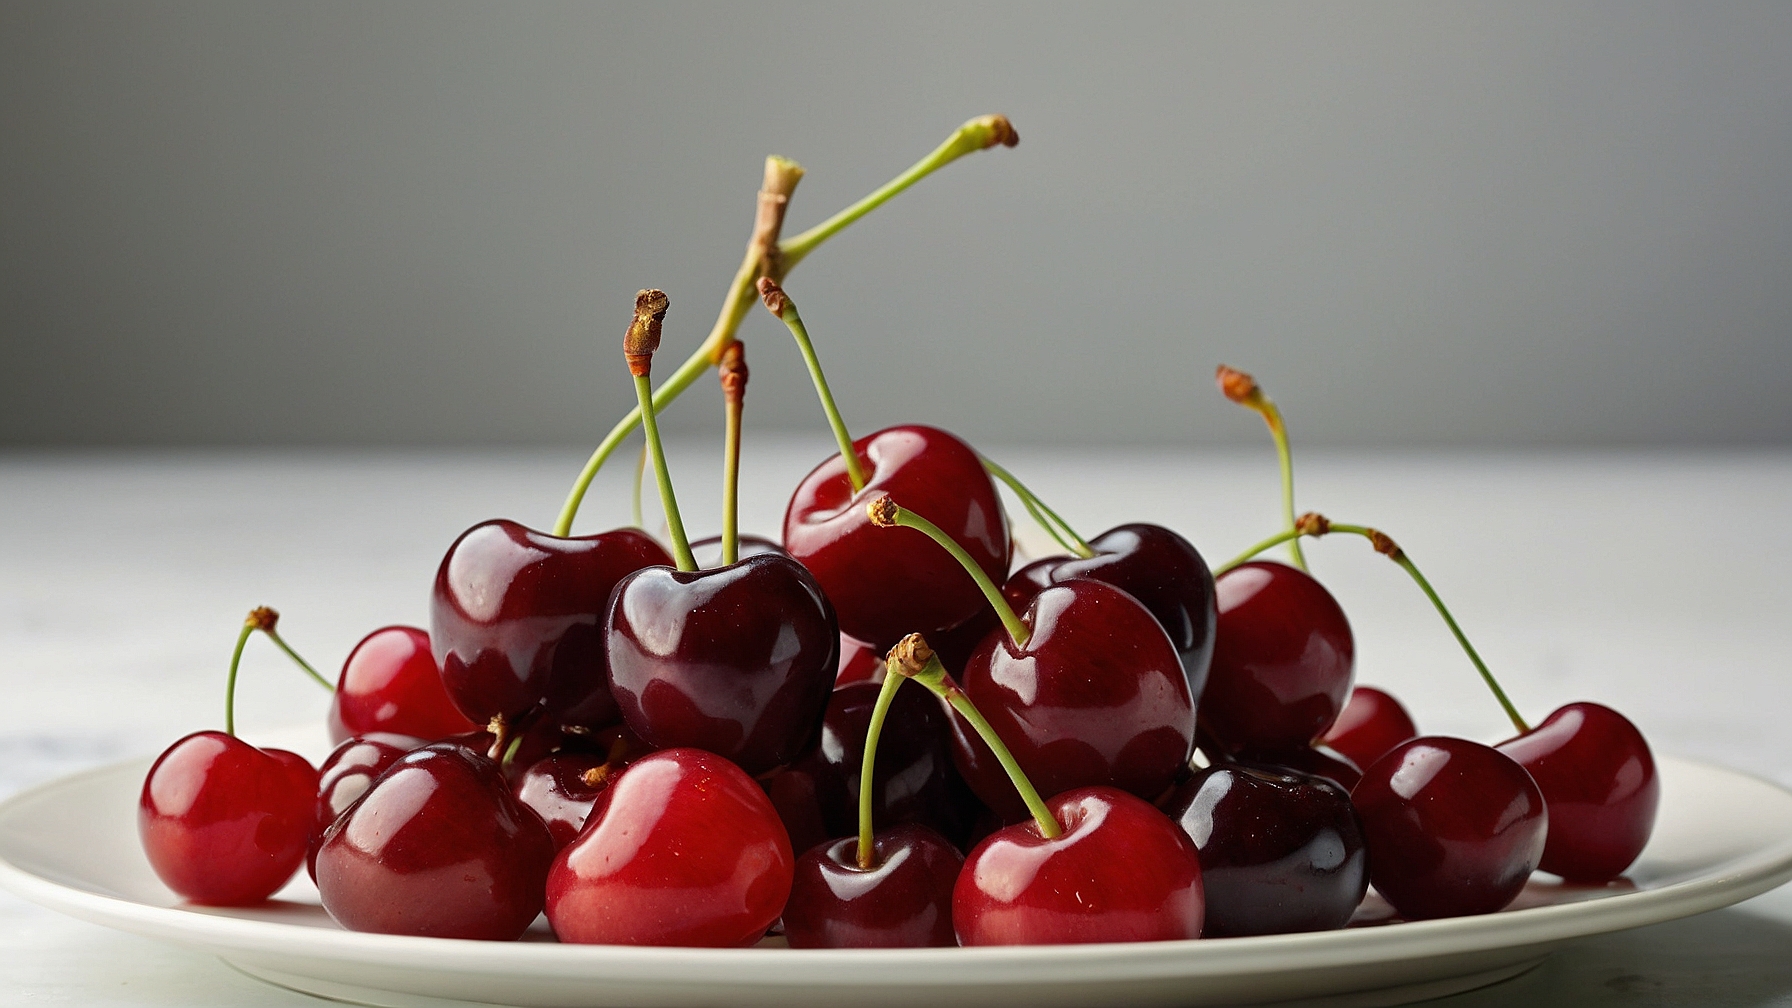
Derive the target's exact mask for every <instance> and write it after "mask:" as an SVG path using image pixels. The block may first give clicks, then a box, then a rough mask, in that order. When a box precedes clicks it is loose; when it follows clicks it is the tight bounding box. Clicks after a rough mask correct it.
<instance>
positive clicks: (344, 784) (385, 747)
mask: <svg viewBox="0 0 1792 1008" xmlns="http://www.w3.org/2000/svg"><path fill="white" fill-rule="evenodd" d="M428 743H429V740H428V739H420V738H413V737H411V736H409V735H389V734H383V733H379V732H375V733H373V734H370V735H364V736H359V737H356V738H351V739H347V740H345V741H343V742H342V743H341V744H340V745H338V746H337V747H336V748H335V749H333V750H331V752H330V755H328V756H326V757H324V761H323V762H322V763H321V764H319V765H318V768H317V801H316V805H315V806H314V808H315V813H314V822H313V825H312V833H311V843H310V845H309V847H308V848H307V850H306V853H305V870H306V871H308V872H310V873H311V878H312V880H313V881H315V880H316V879H317V849H318V847H320V846H322V845H323V842H324V831H325V830H327V829H329V828H330V824H331V823H333V822H335V821H336V817H337V816H340V815H341V814H342V813H344V812H346V811H348V807H349V806H350V805H353V804H354V803H355V802H356V801H358V800H359V799H360V797H361V796H362V795H364V794H366V793H367V789H368V788H369V787H371V786H372V785H373V782H374V781H376V780H378V779H379V776H380V774H383V773H385V772H386V768H387V767H390V766H391V765H392V764H394V763H396V762H398V761H399V760H400V759H402V758H403V757H404V754H405V753H408V752H410V751H411V750H412V749H418V748H421V747H423V746H425V745H427V744H428Z"/></svg>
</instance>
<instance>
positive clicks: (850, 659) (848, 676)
mask: <svg viewBox="0 0 1792 1008" xmlns="http://www.w3.org/2000/svg"><path fill="white" fill-rule="evenodd" d="M883 679H884V660H883V656H882V655H880V654H878V651H877V648H874V647H872V646H871V645H869V644H867V643H865V642H864V641H862V640H859V639H858V638H857V637H848V636H847V635H845V634H841V635H840V662H839V666H838V668H837V669H836V670H835V672H834V685H835V686H836V687H840V686H845V685H846V684H848V683H856V682H873V683H878V682H883Z"/></svg>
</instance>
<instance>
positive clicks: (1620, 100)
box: [0, 0, 1792, 446]
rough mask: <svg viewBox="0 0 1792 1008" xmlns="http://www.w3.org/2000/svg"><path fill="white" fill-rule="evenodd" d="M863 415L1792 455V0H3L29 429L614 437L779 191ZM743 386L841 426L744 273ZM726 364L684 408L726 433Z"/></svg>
mask: <svg viewBox="0 0 1792 1008" xmlns="http://www.w3.org/2000/svg"><path fill="white" fill-rule="evenodd" d="M984 112H1003V113H1006V114H1008V115H1009V116H1010V117H1011V118H1012V119H1013V120H1014V122H1015V123H1016V125H1017V126H1018V128H1019V130H1020V133H1021V135H1022V143H1021V145H1020V146H1019V147H1018V148H1017V149H1015V150H1011V151H1010V150H998V151H993V152H990V153H985V154H979V155H976V156H973V157H971V158H967V159H966V160H964V161H962V162H960V163H959V164H956V165H953V166H951V167H950V168H948V169H947V170H946V171H944V172H943V173H941V174H940V175H938V176H935V177H934V178H932V179H929V180H928V181H926V182H924V183H922V185H921V186H920V187H918V188H917V189H915V190H913V191H911V192H910V193H909V194H907V195H905V196H903V197H901V198H900V199H899V200H898V201H897V202H896V203H894V204H892V205H890V206H888V207H886V208H885V209H883V210H881V211H879V212H878V213H877V214H875V215H873V216H872V217H870V218H868V219H867V220H866V221H864V222H862V223H860V224H859V225H857V226H855V227H854V228H852V229H851V230H849V231H847V232H846V233H845V234H844V235H842V236H841V237H840V238H837V239H836V240H835V241H834V242H832V243H830V244H829V245H828V246H826V247H824V248H823V249H822V250H821V251H820V252H818V253H817V254H816V255H815V256H813V257H812V258H811V259H810V260H809V261H808V262H807V263H805V264H804V265H803V266H802V267H801V269H799V270H798V271H797V272H795V273H793V274H792V277H791V281H790V285H789V286H790V290H791V292H792V294H793V295H794V296H795V297H796V298H797V300H798V302H799V304H801V305H802V307H803V309H804V313H805V315H806V317H807V318H808V321H809V323H810V327H811V329H812V330H813V331H814V333H815V334H816V337H817V339H818V340H819V341H820V347H821V353H822V358H823V360H824V362H826V363H827V364H828V365H829V366H830V373H831V375H832V377H833V380H834V383H835V388H836V391H837V393H838V394H839V396H840V398H841V400H842V403H843V405H844V407H845V410H846V413H847V418H848V421H849V422H850V423H851V424H852V425H853V426H854V427H855V428H856V429H857V430H858V431H859V432H861V433H863V432H867V431H869V430H870V429H871V428H873V427H874V426H876V425H881V424H884V423H888V422H894V421H898V420H907V419H919V420H930V421H933V422H936V423H941V424H944V425H947V426H950V427H952V428H954V429H956V430H958V431H959V432H961V433H962V434H964V435H966V436H968V437H970V438H972V439H973V440H976V439H979V438H987V439H991V440H1002V441H1008V442H1014V441H1025V440H1031V441H1035V442H1052V443H1058V442H1090V443H1102V442H1128V441H1134V442H1136V441H1145V442H1158V443H1165V444H1203V443H1217V442H1232V441H1253V440H1255V439H1260V438H1261V436H1262V435H1261V430H1260V427H1259V425H1258V424H1257V423H1256V421H1255V420H1254V418H1252V417H1250V416H1249V415H1248V414H1245V413H1243V412H1242V411H1239V410H1237V409H1236V408H1233V407H1230V406H1228V405H1227V404H1225V403H1224V402H1223V401H1222V400H1220V398H1219V397H1218V395H1217V394H1216V393H1215V392H1214V391H1213V389H1212V384H1211V380H1210V375H1211V371H1212V368H1213V365H1214V364H1215V363H1216V362H1218V361H1221V360H1224V361H1227V362H1229V363H1232V364H1235V365H1238V366H1240V367H1245V368H1247V369H1250V370H1253V371H1255V372H1256V373H1257V374H1258V375H1259V376H1260V377H1261V378H1263V379H1264V380H1265V382H1266V384H1267V385H1268V387H1269V389H1270V391H1271V392H1272V394H1274V395H1275V396H1276V397H1277V398H1278V399H1279V400H1280V401H1282V402H1283V404H1284V405H1285V406H1286V407H1287V409H1288V412H1289V414H1290V416H1291V419H1292V421H1293V422H1294V424H1295V427H1296V435H1297V437H1298V438H1299V439H1300V440H1302V441H1303V442H1304V443H1310V444H1312V443H1336V444H1371V445H1396V446H1398V445H1466V444H1488V445H1528V444H1554V443H1565V444H1593V445H1631V444H1644V445H1648V444H1748V443H1772V444H1784V443H1787V442H1792V184H1789V183H1792V4H1784V3H1774V4H1760V5H1746V4H1723V5H1705V4H1697V5H1684V6H1663V5H1645V4H1637V3H1615V4H1587V3H1576V4H1571V5H1562V4H1554V3H1546V4H1538V3H1527V4H1511V3H1499V4H1486V5H1467V4H1453V5H1437V4H1429V3H1413V4H1386V3H1383V4H1375V5H1369V6H1345V5H1334V6H1319V5H1304V4H1302V5H1289V4H1236V5H1199V6H1190V5H1119V4H1103V5H1101V6H1099V7H1095V6H1090V7H1048V6H1041V5H1034V4H1028V5H1018V4H1013V5H1011V4H1003V5H992V6H985V7H980V8H977V9H975V10H969V11H966V10H962V9H959V8H956V7H953V6H929V5H925V4H905V5H903V7H902V9H901V10H900V11H895V10H892V9H891V8H890V7H889V6H888V5H877V6H872V5H863V6H855V7H851V8H846V7H842V6H838V5H830V4H821V5H806V4H793V3H766V4H753V5H715V6H692V5H672V4H656V5H651V6H650V5H640V6H635V7H626V8H625V7H610V6H588V5H570V6H569V5H551V4H530V5H493V6H472V5H460V4H438V3H412V2H389V3H382V4H361V3H343V4H334V3H307V4H275V3H243V2H232V3H221V4H209V3H181V4H175V5H161V4H147V3H105V4H93V3H38V2H28V3H20V2H16V0H15V2H10V3H7V4H4V5H0V443H3V444H12V445H82V444H101V445H106V444H156V445H169V444H212V443H241V444H262V443H287V444H399V445H403V444H509V443H555V444H575V443H588V442H589V441H590V440H592V439H593V438H595V437H596V436H597V435H598V434H599V433H601V432H602V431H603V430H605V429H607V428H608V427H609V425H610V423H611V422H612V421H613V420H614V418H615V417H616V416H617V415H618V414H619V413H620V412H621V411H622V410H624V409H625V408H626V407H627V406H628V405H629V403H630V402H631V398H630V392H629V388H628V385H627V382H626V378H625V376H624V371H623V369H622V364H621V360H620V354H619V352H618V346H617V343H618V341H619V338H620V335H621V332H622V330H623V328H624V325H625V323H626V321H627V316H628V304H629V296H630V294H632V292H633V291H634V290H635V289H636V288H637V287H640V286H647V285H652V286H660V287H664V288H666V289H667V290H668V291H670V292H671V294H672V297H673V310H672V315H671V319H670V323H669V329H668V344H667V346H668V352H667V353H666V354H665V355H664V359H663V361H662V363H663V368H664V370H669V369H670V367H671V366H672V365H673V364H674V363H676V361H677V360H681V359H682V358H683V356H684V354H685V353H687V352H688V351H689V349H690V348H691V347H693V346H694V345H695V344H696V342H697V341H698V340H699V339H700V338H701V336H702V334H703V333H704V332H706V331H707V329H708V326H709V323H710V321H711V320H712V319H713V317H714V312H715V309H716V306H717V303H718V299H719V297H720V295H721V292H722V289H723V287H724V285H725V283H726V281H727V279H728V278H729V276H730V275H731V274H732V271H733V269H734V267H735V265H736V264H737V262H738V261H739V256H740V252H741V247H742V243H743V241H744V239H745V236H746V232H747V229H748V224H749V221H750V218H751V212H752V194H753V190H754V189H755V187H756V185H757V183H758V176H759V168H760V161H761V159H762V158H763V156H764V155H766V154H768V153H773V152H776V153H781V154H785V155H788V156H790V157H793V158H796V159H797V160H799V161H801V162H802V163H803V164H804V165H805V166H806V167H807V168H808V169H809V171H810V175H809V177H808V179H806V180H805V181H804V182H803V184H802V186H801V188H800V189H799V191H798V193H797V196H796V199H795V202H794V205H793V209H792V213H791V218H790V223H791V225H792V228H791V230H792V231H794V230H795V229H800V228H802V227H806V226H808V225H809V224H812V223H814V222H816V221H818V220H820V219H822V218H823V217H825V216H826V215H827V214H829V213H832V212H833V211H834V210H835V209H837V208H838V207H840V206H842V205H844V204H845V203H846V202H848V201H850V200H852V199H854V198H856V197H857V196H859V195H860V194H862V193H863V192H865V191H867V190H869V189H870V188H871V187H873V186H875V185H876V184H878V183H880V182H882V181H883V180H884V179H885V178H887V177H888V176H890V175H892V174H893V173H894V172H895V171H897V170H899V169H900V168H902V167H904V166H906V165H907V164H909V163H910V162H911V161H913V160H914V159H915V158H916V157H918V156H919V155H920V154H922V153H924V152H925V151H927V150H928V149H930V148H931V147H932V146H933V145H934V144H935V143H937V142H938V141H939V140H940V139H941V138H943V137H944V136H945V134H946V133H947V132H948V131H949V130H950V129H951V128H952V127H953V126H955V125H956V124H957V123H959V122H961V121H963V120H964V119H966V118H968V117H970V116H972V115H976V114H980V113H984ZM743 335H744V336H745V338H746V339H747V341H748V343H749V345H750V347H751V353H750V355H749V359H750V361H751V362H752V364H753V365H754V381H753V387H752V390H751V392H750V393H749V397H748V415H749V419H750V423H751V424H752V425H754V426H756V427H760V428H780V429H801V430H805V431H813V432H819V431H821V430H822V429H823V428H822V427H821V426H820V424H821V419H820V415H819V412H818V410H817V409H816V407H815V405H814V401H813V397H812V395H811V394H810V392H809V390H808V387H807V379H806V378H805V377H804V375H803V374H802V372H801V370H800V366H799V362H798V358H797V356H796V354H795V351H794V349H793V347H792V346H791V344H790V341H789V338H788V337H787V336H786V335H785V334H784V333H783V331H782V329H781V328H779V327H777V326H776V325H775V323H774V322H773V321H772V320H771V319H770V318H769V317H766V316H765V315H764V314H763V313H760V312H758V311H755V314H754V315H753V316H752V317H751V318H750V319H749V321H748V324H747V326H746V327H745V329H744V331H743ZM713 390H714V385H713V384H712V383H710V382H708V381H705V382H703V383H701V384H700V385H698V386H697V388H696V389H695V390H694V391H693V393H692V394H689V395H687V396H686V399H685V400H684V401H683V402H681V403H680V405H679V407H678V408H677V409H675V410H673V411H672V413H671V414H670V415H669V416H668V420H667V426H668V427H669V428H671V429H672V430H673V431H674V432H681V433H684V434H687V435H689V434H695V433H699V432H709V431H712V430H713V429H714V428H713V426H712V425H713V424H714V423H715V422H716V418H717V417H719V414H720V410H719V407H718V406H717V405H716V395H715V393H714V391H713Z"/></svg>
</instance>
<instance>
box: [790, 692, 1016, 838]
mask: <svg viewBox="0 0 1792 1008" xmlns="http://www.w3.org/2000/svg"><path fill="white" fill-rule="evenodd" d="M879 692H880V687H879V686H878V685H877V684H876V683H869V682H861V683H848V684H847V685H845V686H840V687H837V688H835V690H834V692H833V694H832V695H831V696H830V697H829V698H828V709H827V714H826V715H825V716H824V717H823V719H822V725H821V737H820V739H819V740H818V742H817V745H816V746H815V749H814V750H813V756H812V757H809V756H806V757H805V759H804V760H803V761H799V764H798V765H799V766H801V765H804V764H805V763H807V762H809V761H810V760H812V761H813V763H814V778H815V781H816V788H817V795H818V798H819V804H820V807H821V810H822V814H823V817H824V822H825V824H826V828H827V835H828V836H830V837H839V836H846V835H849V834H851V835H857V833H858V828H859V821H858V814H859V779H860V777H861V774H862V770H863V767H864V761H865V733H866V731H867V730H868V729H869V728H870V726H871V711H872V708H874V707H876V706H877V695H878V693H879ZM872 773H873V777H874V781H873V783H874V785H875V790H874V791H873V792H872V812H871V817H872V821H873V822H878V823H890V824H893V823H904V822H914V823H920V824H922V825H925V826H930V827H932V828H933V830H935V831H937V832H938V833H940V834H941V835H943V836H945V837H946V838H947V840H949V841H951V842H952V843H954V844H957V845H959V847H960V848H961V849H965V850H968V849H969V844H968V841H969V839H970V833H971V827H972V826H973V825H974V824H975V823H976V820H977V815H978V813H980V812H982V810H983V804H982V802H979V801H978V800H977V798H976V796H975V795H973V794H972V793H971V790H970V788H969V787H968V786H967V785H966V784H965V783H964V781H963V780H962V779H961V778H960V777H959V776H958V769H957V768H956V767H955V766H953V763H952V724H951V720H950V719H949V718H948V717H947V716H946V711H945V709H943V708H942V707H941V706H940V704H939V703H938V702H937V701H936V700H935V699H934V698H933V695H932V694H930V693H928V692H927V691H926V690H925V689H921V688H919V687H917V686H915V685H913V684H908V685H905V686H904V688H902V689H900V690H898V691H897V693H896V696H895V698H894V699H893V700H891V701H890V710H889V712H888V713H887V714H886V715H885V717H884V727H883V732H882V734H880V735H879V736H878V747H877V765H876V766H875V767H874V768H873V771H872ZM1010 787H1011V788H1012V785H1010Z"/></svg>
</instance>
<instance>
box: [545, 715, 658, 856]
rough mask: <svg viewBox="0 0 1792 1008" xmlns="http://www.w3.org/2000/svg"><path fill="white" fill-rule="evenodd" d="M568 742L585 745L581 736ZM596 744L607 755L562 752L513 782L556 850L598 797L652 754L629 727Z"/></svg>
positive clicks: (578, 826)
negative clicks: (630, 768)
mask: <svg viewBox="0 0 1792 1008" xmlns="http://www.w3.org/2000/svg"><path fill="white" fill-rule="evenodd" d="M568 741H569V742H570V743H573V744H582V740H580V739H579V737H578V736H570V737H569V738H568ZM591 741H592V742H593V743H596V744H597V745H598V746H600V747H601V748H602V749H603V751H601V752H597V751H583V750H578V749H572V748H567V749H562V750H560V751H559V752H555V753H551V754H549V755H547V756H543V757H542V758H541V759H538V760H536V761H535V762H533V763H531V764H529V768H528V769H527V770H525V771H523V773H522V774H520V775H518V776H516V777H515V778H513V779H512V780H511V790H512V791H513V792H515V794H516V797H517V800H518V801H520V802H522V803H523V804H524V805H527V806H529V808H530V809H532V810H533V811H534V812H535V814H536V815H538V816H540V817H541V821H542V822H544V823H546V824H547V827H548V833H549V835H551V836H552V837H553V838H554V849H555V850H556V851H557V850H559V849H560V848H562V847H565V846H566V845H567V844H569V843H571V842H572V838H573V837H575V836H578V834H579V830H580V829H582V828H583V827H584V825H585V820H586V819H587V818H589V817H590V815H591V806H592V805H594V804H596V802H597V796H598V795H600V794H603V793H604V789H606V788H608V787H609V786H610V784H611V783H612V782H614V781H615V779H616V775H617V774H619V773H621V772H622V770H623V768H624V767H626V766H628V765H629V764H630V763H633V762H635V761H636V760H638V759H640V758H641V757H642V756H645V755H647V754H648V753H649V752H651V751H652V750H650V749H648V748H647V746H646V744H644V743H643V742H642V741H641V740H640V739H638V738H635V735H634V733H633V732H631V731H629V730H628V727H627V726H626V725H618V726H617V727H615V728H609V729H606V730H605V731H603V732H601V733H599V735H598V736H597V737H595V738H593V739H592V740H591Z"/></svg>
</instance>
